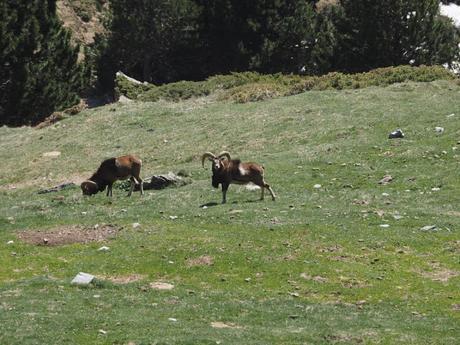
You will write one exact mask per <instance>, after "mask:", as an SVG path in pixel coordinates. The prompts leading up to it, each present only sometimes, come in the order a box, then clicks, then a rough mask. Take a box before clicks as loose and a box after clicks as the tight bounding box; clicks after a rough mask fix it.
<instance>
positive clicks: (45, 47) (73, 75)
mask: <svg viewBox="0 0 460 345" xmlns="http://www.w3.org/2000/svg"><path fill="white" fill-rule="evenodd" d="M0 6H1V7H0V23H1V24H0V66H1V67H2V68H1V71H0V78H1V79H0V88H2V92H1V96H0V123H8V124H14V125H17V124H25V123H32V124H33V123H36V122H38V121H40V120H41V119H43V118H44V117H46V116H48V115H49V114H50V113H52V112H53V111H55V110H59V109H63V108H65V107H68V106H71V105H73V104H75V103H76V102H77V101H78V92H80V91H81V90H82V87H83V86H84V80H85V78H84V77H85V76H84V73H83V72H84V69H83V66H82V65H80V64H79V63H78V62H77V59H78V51H79V48H78V47H74V46H72V45H71V43H70V33H69V32H68V31H66V30H65V29H64V28H63V27H62V25H61V23H60V21H59V19H58V17H57V15H56V1H55V0H47V1H43V0H42V1H40V0H33V1H15V0H4V1H3V2H2V4H1V5H0Z"/></svg>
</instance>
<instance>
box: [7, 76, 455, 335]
mask: <svg viewBox="0 0 460 345" xmlns="http://www.w3.org/2000/svg"><path fill="white" fill-rule="evenodd" d="M459 96H460V86H459V85H458V83H456V82H455V81H436V82H431V83H403V84H395V85H392V86H388V87H385V88H382V87H371V88H365V89H358V90H343V91H310V92H307V93H302V94H299V95H295V96H291V97H282V98H277V99H272V100H266V101H261V102H257V103H246V104H234V103H229V102H218V101H215V99H214V98H213V97H208V98H198V99H190V100H187V101H182V102H178V103H172V102H166V101H160V102H156V103H129V104H125V105H122V104H115V105H108V106H105V107H101V108H96V109H93V110H88V111H85V112H83V113H81V114H80V115H78V116H73V117H71V118H68V119H65V120H63V121H61V122H59V123H57V124H55V125H53V126H51V127H47V128H44V129H41V130H37V129H33V128H28V127H23V128H6V127H3V128H0V161H1V162H2V165H1V166H0V263H1V265H0V344H45V343H46V344H128V343H130V342H131V343H134V344H401V343H403V344H458V343H459V340H458V334H459V332H460V314H459V313H460V312H459V311H458V310H456V309H458V307H457V306H458V304H460V292H459V291H460V290H459V286H460V275H458V274H460V261H459V254H460V235H459V226H460V210H459V206H458V205H460V182H459V179H458V160H459V155H458V152H459V151H457V150H456V148H457V146H458V145H457V142H458V140H459V139H460V104H459V102H458V99H460V98H459ZM451 114H455V115H453V116H450V115H451ZM436 126H441V127H444V128H445V132H444V133H443V134H441V135H439V134H436V133H435V131H434V128H435V127H436ZM398 127H401V128H402V129H403V131H404V132H405V133H406V138H405V139H403V140H389V139H387V136H388V133H389V132H390V131H392V130H394V129H395V128H398ZM224 149H225V150H228V151H230V152H231V153H232V156H235V157H240V158H241V159H242V160H254V161H258V162H260V163H262V164H264V166H265V168H266V179H267V181H268V182H269V183H270V184H271V185H272V187H273V189H274V191H275V193H276V194H277V196H278V197H279V198H278V200H277V201H276V202H272V201H271V200H270V198H269V197H267V199H266V200H265V201H263V202H260V201H257V199H258V198H259V193H260V192H259V191H249V190H246V189H245V188H244V187H241V186H235V185H232V186H231V187H230V189H229V192H228V194H227V200H228V203H227V204H226V205H221V204H219V202H220V200H221V192H220V191H219V190H214V189H213V188H212V187H211V183H210V182H211V181H210V169H209V167H208V166H207V167H206V169H202V168H201V162H200V156H201V154H202V153H203V152H205V151H212V152H219V151H221V150H224ZM459 150H460V148H459ZM48 151H60V152H61V155H60V156H59V157H57V158H46V157H43V156H42V155H43V153H45V152H48ZM125 153H134V154H137V155H139V156H140V157H141V158H142V160H143V163H144V166H143V172H142V175H143V176H149V175H153V174H158V173H166V172H168V171H176V172H177V171H179V170H181V169H183V170H185V171H187V172H189V173H190V174H191V178H192V179H193V183H192V184H190V185H187V186H184V187H180V188H176V189H174V188H173V189H165V190H162V191H147V193H146V195H144V197H142V198H141V197H140V196H139V195H138V193H135V194H134V195H133V197H131V198H129V199H128V198H126V192H125V191H122V190H120V189H116V188H114V197H113V198H112V199H111V200H109V199H108V198H106V197H105V195H104V194H98V195H96V196H95V197H91V198H84V197H83V196H81V192H80V190H79V188H78V187H75V188H73V189H70V190H66V191H63V192H60V193H51V194H43V195H39V194H37V193H36V192H37V191H38V190H39V189H41V188H45V187H52V186H54V185H57V184H59V183H62V182H68V181H75V182H77V181H81V180H82V179H84V178H87V177H89V176H90V175H91V173H92V172H93V171H94V170H95V169H96V168H97V166H98V164H99V163H100V161H101V160H103V159H104V158H107V157H110V156H116V155H121V154H125ZM388 174H390V175H392V176H393V178H394V181H393V182H392V183H390V184H388V185H386V186H383V185H379V184H378V181H379V180H380V179H381V178H382V177H383V176H384V175H388ZM315 184H320V185H321V186H322V187H321V188H320V189H315V188H314V187H313V186H314V185H315ZM434 187H439V188H440V190H439V191H433V190H432V188H434ZM382 193H388V194H389V195H388V196H384V195H382ZM58 196H62V197H63V198H62V197H61V198H58ZM210 203H218V204H217V205H216V206H209V207H208V208H202V207H200V205H205V204H210ZM82 212H83V213H82ZM170 216H177V219H171V218H170ZM395 216H400V217H402V218H401V219H395ZM396 218H399V217H396ZM134 222H139V223H140V224H141V226H140V227H138V228H135V229H133V227H132V224H133V223H134ZM102 223H110V224H116V225H118V226H120V227H123V229H122V230H121V232H120V234H119V236H118V237H117V238H115V239H112V240H110V241H107V242H106V243H105V245H107V246H109V247H110V251H108V252H99V251H97V249H98V248H99V247H100V246H101V245H102V244H101V243H91V244H73V245H66V246H58V247H46V246H32V245H29V244H25V243H23V242H21V241H20V240H19V239H18V238H17V233H18V232H19V231H37V230H40V229H50V228H56V227H59V226H61V225H72V224H79V225H87V226H94V225H95V224H102ZM381 224H389V225H390V226H389V227H388V228H382V227H380V225H381ZM425 225H436V226H437V229H438V230H437V231H431V232H423V231H421V230H420V228H421V227H423V226H425ZM10 240H13V241H14V244H9V245H8V244H7V242H8V241H10ZM203 255H207V256H210V257H212V259H213V265H211V266H206V265H204V266H193V267H190V265H188V264H187V263H188V260H189V259H195V258H199V257H201V256H203ZM79 271H84V272H88V273H92V274H94V275H96V276H97V277H98V280H97V282H96V283H95V284H93V285H92V286H90V287H87V288H80V287H75V286H72V285H70V280H71V279H72V278H73V276H74V275H75V274H76V273H78V272H79ZM133 274H138V275H140V276H141V277H142V279H141V280H139V281H136V282H132V283H129V284H117V283H113V282H111V281H110V280H108V279H107V277H110V276H112V277H113V276H119V277H123V276H128V275H133ZM442 279H444V280H445V281H442ZM155 281H164V282H169V283H172V284H174V286H175V287H174V289H173V290H170V291H157V290H153V289H150V288H149V284H150V283H151V282H155ZM95 296H96V297H95ZM169 318H174V319H177V321H176V322H174V321H170V320H169ZM212 322H224V323H226V324H228V325H230V326H233V328H223V329H218V328H213V327H212V326H211V323H212ZM101 329H102V330H104V331H106V332H107V333H106V334H102V333H100V332H99V330H101Z"/></svg>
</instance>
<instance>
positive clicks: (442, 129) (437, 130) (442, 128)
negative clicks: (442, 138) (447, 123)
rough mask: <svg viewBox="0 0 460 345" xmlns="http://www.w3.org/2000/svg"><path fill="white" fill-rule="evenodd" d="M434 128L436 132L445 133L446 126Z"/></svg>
mask: <svg viewBox="0 0 460 345" xmlns="http://www.w3.org/2000/svg"><path fill="white" fill-rule="evenodd" d="M434 130H435V131H436V133H439V134H442V133H444V127H435V128H434Z"/></svg>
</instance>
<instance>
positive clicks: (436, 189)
mask: <svg viewBox="0 0 460 345" xmlns="http://www.w3.org/2000/svg"><path fill="white" fill-rule="evenodd" d="M431 190H432V191H433V192H439V191H440V190H441V188H439V187H433V188H431Z"/></svg>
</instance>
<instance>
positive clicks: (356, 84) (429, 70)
mask: <svg viewBox="0 0 460 345" xmlns="http://www.w3.org/2000/svg"><path fill="white" fill-rule="evenodd" d="M454 78H455V76H454V75H453V74H452V73H451V72H449V71H448V70H446V69H445V68H443V67H442V66H419V67H412V66H397V67H385V68H379V69H375V70H372V71H370V72H365V73H357V74H344V73H340V72H332V73H328V74H325V75H322V76H298V75H283V74H280V73H278V74H267V75H264V74H259V73H257V72H242V73H232V74H229V75H216V76H213V77H210V78H208V79H207V80H206V81H201V82H192V81H180V82H176V83H171V84H165V85H162V86H155V85H152V84H135V83H132V82H131V81H129V80H128V79H126V78H124V77H122V76H119V77H117V80H116V91H117V93H118V94H119V95H125V96H126V97H128V98H131V99H138V100H141V101H150V102H154V101H157V100H159V99H166V100H172V101H180V100H182V99H188V98H192V97H202V96H207V95H209V94H211V93H213V92H215V91H217V90H223V91H224V92H223V93H222V94H221V95H220V96H219V99H223V100H231V101H234V102H237V103H246V102H255V101H260V100H264V99H267V98H273V97H279V96H289V95H295V94H298V93H302V92H306V91H310V90H343V89H359V88H365V87H370V86H387V85H391V84H394V83H402V82H407V81H415V82H430V81H434V80H438V79H444V80H450V79H454Z"/></svg>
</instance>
